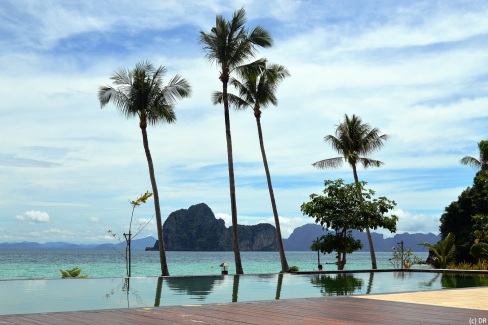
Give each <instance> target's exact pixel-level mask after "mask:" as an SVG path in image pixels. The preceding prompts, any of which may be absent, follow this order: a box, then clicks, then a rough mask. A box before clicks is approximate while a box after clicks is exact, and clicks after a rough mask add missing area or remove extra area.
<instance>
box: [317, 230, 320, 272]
mask: <svg viewBox="0 0 488 325" xmlns="http://www.w3.org/2000/svg"><path fill="white" fill-rule="evenodd" d="M318 244H319V237H317V245H318ZM317 262H318V264H317V267H318V265H320V250H319V249H318V247H317Z"/></svg>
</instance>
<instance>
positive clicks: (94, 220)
mask: <svg viewBox="0 0 488 325" xmlns="http://www.w3.org/2000/svg"><path fill="white" fill-rule="evenodd" d="M90 222H93V223H99V222H100V218H99V217H90Z"/></svg>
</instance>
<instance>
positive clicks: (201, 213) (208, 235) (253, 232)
mask: <svg viewBox="0 0 488 325" xmlns="http://www.w3.org/2000/svg"><path fill="white" fill-rule="evenodd" d="M238 227H239V241H240V247H241V250H242V251H276V250H277V244H276V229H275V227H274V226H273V225H270V224H264V223H263V224H259V225H254V226H244V225H239V226H238ZM163 229H164V238H165V248H166V250H168V251H172V250H174V251H182V250H188V251H231V250H232V240H233V239H232V227H229V228H226V227H225V223H224V221H223V220H222V219H217V218H216V217H215V215H214V214H213V212H212V210H211V209H210V208H209V207H208V206H207V205H206V204H204V203H201V204H197V205H193V206H191V207H190V208H189V209H181V210H178V211H175V212H173V213H171V214H170V216H169V217H168V218H167V219H166V221H165V223H164V226H163ZM324 234H325V231H324V230H323V229H322V227H321V226H320V225H317V224H306V225H303V226H301V227H298V228H296V229H295V230H294V231H293V233H292V234H291V235H290V237H289V238H288V239H283V246H284V248H285V250H286V251H309V250H310V245H311V243H312V241H314V240H316V239H317V237H321V236H322V235H324ZM353 236H354V238H356V239H359V240H361V242H362V243H363V245H364V248H363V249H362V251H364V252H368V251H369V247H368V240H367V237H366V233H364V232H359V231H353ZM371 236H372V238H373V244H374V248H375V251H377V252H391V250H392V248H393V247H394V246H396V245H397V244H398V243H400V242H401V241H403V245H404V247H405V249H409V248H410V249H412V251H420V250H423V251H425V250H426V248H424V247H422V246H419V245H418V244H419V243H423V242H427V243H429V244H432V245H433V244H436V243H437V242H438V241H439V240H440V239H441V238H440V235H435V234H432V233H429V234H420V233H415V234H409V233H403V234H395V235H394V236H393V237H390V238H384V236H383V235H382V234H378V233H375V232H371ZM125 245H126V244H125V242H123V243H117V244H101V245H99V244H71V243H66V242H49V243H45V244H39V243H35V242H26V241H25V242H20V243H0V250H42V249H44V250H57V249H59V250H61V249H64V250H81V249H96V250H108V249H117V250H119V251H123V250H124V249H125ZM131 248H132V249H133V250H144V249H146V248H149V249H148V250H158V243H157V240H156V239H155V238H154V237H146V238H140V239H137V238H136V239H134V240H132V242H131Z"/></svg>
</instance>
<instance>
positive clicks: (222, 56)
mask: <svg viewBox="0 0 488 325" xmlns="http://www.w3.org/2000/svg"><path fill="white" fill-rule="evenodd" d="M245 23H246V11H245V10H244V8H241V9H240V10H237V11H235V12H234V14H233V16H232V19H231V20H230V21H227V20H226V19H225V18H224V17H222V16H221V15H217V17H216V19H215V27H213V28H212V29H211V31H210V33H205V32H203V31H200V43H201V44H203V49H204V51H205V52H206V54H205V57H206V58H207V59H208V60H209V61H210V62H212V63H213V62H215V64H217V65H218V66H219V68H220V76H219V79H220V81H222V98H223V103H224V119H225V135H226V141H227V163H228V166H229V191H230V204H231V213H232V230H233V238H234V258H235V263H236V274H243V273H244V271H243V269H242V262H241V255H240V249H239V235H238V229H237V205H236V196H235V183H234V162H233V157H232V138H231V132H230V117H229V101H228V95H227V85H228V83H229V78H230V74H231V73H232V72H233V71H234V70H235V68H236V67H238V66H240V65H242V64H243V63H244V62H246V61H247V60H248V59H250V58H252V57H253V56H254V54H255V53H256V47H257V46H260V47H269V46H271V44H272V38H271V36H270V34H269V33H268V32H267V31H266V30H265V29H263V28H262V27H259V26H258V27H255V28H254V29H252V30H251V31H248V30H247V29H246V28H245V26H244V24H245Z"/></svg>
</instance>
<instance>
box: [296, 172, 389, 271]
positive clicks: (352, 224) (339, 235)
mask: <svg viewBox="0 0 488 325" xmlns="http://www.w3.org/2000/svg"><path fill="white" fill-rule="evenodd" d="M324 184H325V189H324V190H323V193H324V195H317V194H311V195H310V199H311V200H310V202H306V203H303V204H302V206H301V211H302V212H303V214H305V215H308V216H309V217H311V218H313V219H314V220H315V222H316V223H319V224H320V225H321V226H322V227H323V228H324V229H327V230H329V229H331V230H332V231H333V232H332V233H328V234H326V235H324V236H322V238H320V240H319V241H316V242H314V243H313V244H312V246H311V249H313V250H319V251H321V252H322V253H331V252H333V251H335V252H337V255H336V256H337V269H338V270H343V269H344V266H345V264H346V261H347V260H346V255H347V254H350V253H352V252H354V251H356V250H359V249H361V248H362V244H361V242H360V241H359V240H355V239H354V238H353V237H352V235H351V232H350V230H351V229H356V230H359V231H364V230H365V229H367V228H368V227H372V228H374V229H376V228H378V227H381V228H385V229H388V230H389V231H391V232H395V231H396V223H397V221H398V217H397V216H395V215H387V213H388V212H389V211H390V210H393V208H394V207H395V206H396V203H395V201H392V200H389V199H388V198H386V197H379V198H373V197H374V195H375V192H374V191H373V190H371V189H366V188H365V185H366V184H367V183H366V182H354V183H350V184H346V183H344V181H343V180H342V179H338V180H336V181H331V180H326V181H325V182H324Z"/></svg>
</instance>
